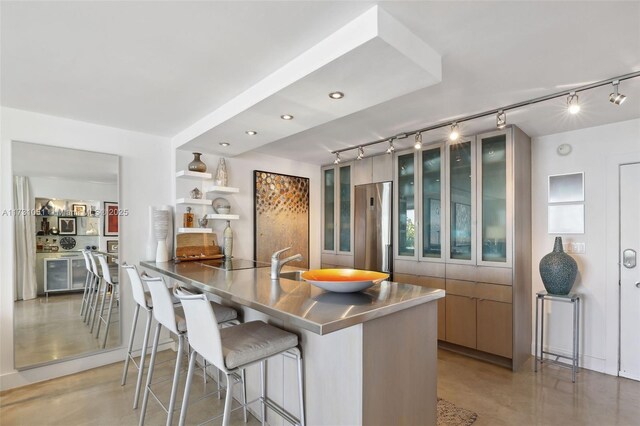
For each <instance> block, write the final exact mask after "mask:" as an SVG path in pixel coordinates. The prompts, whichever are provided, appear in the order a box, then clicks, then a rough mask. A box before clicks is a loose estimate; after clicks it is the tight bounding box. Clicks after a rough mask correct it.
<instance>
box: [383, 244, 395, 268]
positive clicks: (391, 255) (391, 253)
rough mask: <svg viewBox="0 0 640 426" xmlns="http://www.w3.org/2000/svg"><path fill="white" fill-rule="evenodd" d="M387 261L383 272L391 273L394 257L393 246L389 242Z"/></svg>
mask: <svg viewBox="0 0 640 426" xmlns="http://www.w3.org/2000/svg"><path fill="white" fill-rule="evenodd" d="M386 248H387V263H386V265H384V266H383V272H388V273H391V261H392V260H391V259H392V258H393V246H392V245H391V244H387V247H386Z"/></svg>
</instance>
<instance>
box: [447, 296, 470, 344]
mask: <svg viewBox="0 0 640 426" xmlns="http://www.w3.org/2000/svg"><path fill="white" fill-rule="evenodd" d="M476 309H477V306H476V299H475V298H473V297H467V296H457V295H454V294H451V295H447V307H446V312H447V315H446V318H447V333H446V339H445V340H446V341H447V342H450V343H455V344H456V345H460V346H466V347H468V348H475V347H476V341H477V335H476V317H477V312H476Z"/></svg>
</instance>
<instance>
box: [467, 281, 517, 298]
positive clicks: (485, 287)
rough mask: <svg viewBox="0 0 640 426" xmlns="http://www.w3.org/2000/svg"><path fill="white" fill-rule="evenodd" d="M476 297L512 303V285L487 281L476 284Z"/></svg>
mask: <svg viewBox="0 0 640 426" xmlns="http://www.w3.org/2000/svg"><path fill="white" fill-rule="evenodd" d="M476 297H477V298H478V299H487V300H493V301H496V302H504V303H511V301H512V299H511V286H506V285H496V284H487V283H477V284H476Z"/></svg>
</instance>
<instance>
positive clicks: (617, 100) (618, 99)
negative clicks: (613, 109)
mask: <svg viewBox="0 0 640 426" xmlns="http://www.w3.org/2000/svg"><path fill="white" fill-rule="evenodd" d="M612 84H613V93H611V94H610V95H609V102H611V103H612V104H615V105H621V104H622V103H623V102H624V101H625V99H627V97H626V96H625V95H623V94H622V93H619V92H618V86H619V85H620V80H615V81H614V82H613V83H612Z"/></svg>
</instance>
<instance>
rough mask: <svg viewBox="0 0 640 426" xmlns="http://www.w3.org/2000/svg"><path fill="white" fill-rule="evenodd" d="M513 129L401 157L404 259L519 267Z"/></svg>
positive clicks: (399, 242) (398, 221) (399, 213)
mask: <svg viewBox="0 0 640 426" xmlns="http://www.w3.org/2000/svg"><path fill="white" fill-rule="evenodd" d="M512 139H513V138H512V130H511V129H505V130H501V131H496V132H490V133H484V134H480V135H476V136H471V137H468V138H466V139H461V140H459V141H456V142H449V141H448V142H446V143H440V144H430V145H427V146H426V147H424V148H423V149H422V150H420V151H416V150H413V149H412V150H407V151H401V152H398V153H396V155H395V156H394V162H395V164H394V169H395V184H396V190H395V194H396V200H395V201H396V203H395V204H396V206H395V207H396V210H395V235H396V252H395V255H396V258H397V259H404V260H420V261H427V262H447V263H452V264H461V265H484V266H496V267H511V265H512V253H513V249H512V247H513V159H512V158H513V153H512V149H513V146H512Z"/></svg>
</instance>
